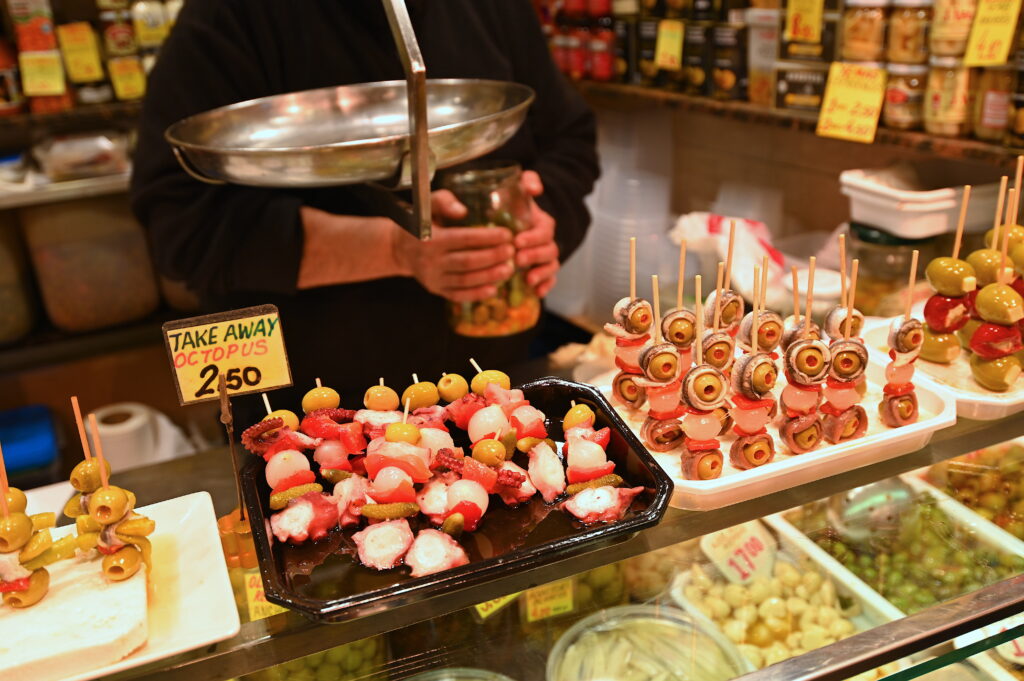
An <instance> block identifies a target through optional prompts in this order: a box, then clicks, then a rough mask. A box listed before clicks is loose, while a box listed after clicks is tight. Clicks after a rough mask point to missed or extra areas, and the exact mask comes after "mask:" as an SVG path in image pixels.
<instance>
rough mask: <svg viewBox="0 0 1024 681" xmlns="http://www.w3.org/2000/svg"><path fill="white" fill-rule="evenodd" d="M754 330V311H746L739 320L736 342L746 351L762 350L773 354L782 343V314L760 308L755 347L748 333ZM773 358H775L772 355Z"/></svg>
mask: <svg viewBox="0 0 1024 681" xmlns="http://www.w3.org/2000/svg"><path fill="white" fill-rule="evenodd" d="M753 330H754V313H753V311H751V312H748V313H747V315H746V316H745V317H744V318H743V321H742V322H740V328H739V332H738V333H737V334H736V343H737V344H738V345H739V346H740V348H742V349H743V350H745V351H747V352H751V351H753V352H764V353H768V354H773V353H774V352H775V350H776V349H777V348H778V347H779V345H780V344H781V343H782V334H783V321H782V315H780V314H779V313H778V312H772V311H771V310H762V311H761V312H760V313H759V314H758V320H757V347H756V348H754V347H753V344H752V343H751V340H750V333H751V331H753ZM773 359H775V358H774V357H773Z"/></svg>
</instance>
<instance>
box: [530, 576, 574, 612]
mask: <svg viewBox="0 0 1024 681" xmlns="http://www.w3.org/2000/svg"><path fill="white" fill-rule="evenodd" d="M572 611H573V590H572V579H571V578H570V579H561V580H559V581H557V582H552V583H551V584H545V585H544V586H538V587H537V588H535V589H530V590H529V591H527V592H526V621H527V622H539V621H541V620H546V619H548V618H550V617H558V616H559V615H565V614H566V613H570V612H572Z"/></svg>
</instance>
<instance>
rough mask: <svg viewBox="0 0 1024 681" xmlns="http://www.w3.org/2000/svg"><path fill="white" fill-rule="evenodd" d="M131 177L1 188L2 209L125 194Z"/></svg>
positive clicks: (109, 176) (0, 204)
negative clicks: (7, 189)
mask: <svg viewBox="0 0 1024 681" xmlns="http://www.w3.org/2000/svg"><path fill="white" fill-rule="evenodd" d="M130 178H131V173H122V174H120V175H107V176H105V177H90V178H87V179H84V180H69V181H67V182H53V183H50V184H43V185H39V186H37V187H33V188H31V189H19V190H15V191H4V190H3V189H0V210H9V209H11V208H24V207H25V206H37V205H41V204H47V203H57V202H58V201H72V200H74V199H85V198H91V197H94V196H107V195H110V194H123V193H125V192H127V191H128V181H129V179H130Z"/></svg>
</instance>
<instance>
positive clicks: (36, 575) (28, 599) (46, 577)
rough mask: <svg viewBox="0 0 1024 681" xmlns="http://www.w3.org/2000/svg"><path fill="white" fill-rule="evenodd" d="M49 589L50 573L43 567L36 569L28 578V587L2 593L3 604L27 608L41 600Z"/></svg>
mask: <svg viewBox="0 0 1024 681" xmlns="http://www.w3.org/2000/svg"><path fill="white" fill-rule="evenodd" d="M49 590H50V573H49V572H47V571H46V570H44V569H41V568H40V569H39V570H36V571H35V572H33V573H32V576H30V577H29V578H28V588H27V589H25V590H24V591H11V592H8V593H5V594H4V604H6V605H9V606H11V607H12V608H27V607H29V606H30V605H35V604H36V603H38V602H39V601H41V600H43V596H45V595H46V592H47V591H49Z"/></svg>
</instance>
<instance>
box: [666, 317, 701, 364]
mask: <svg viewBox="0 0 1024 681" xmlns="http://www.w3.org/2000/svg"><path fill="white" fill-rule="evenodd" d="M661 335H662V337H663V338H664V339H665V340H666V341H668V342H669V343H671V344H672V345H673V346H675V348H676V352H677V353H678V354H679V367H680V369H681V370H682V371H686V370H687V369H689V368H690V365H691V364H693V341H694V340H695V339H696V337H697V316H696V315H695V314H694V313H693V312H691V311H690V310H687V309H684V308H675V309H672V310H669V311H668V312H666V313H665V316H664V317H662V319H661Z"/></svg>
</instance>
